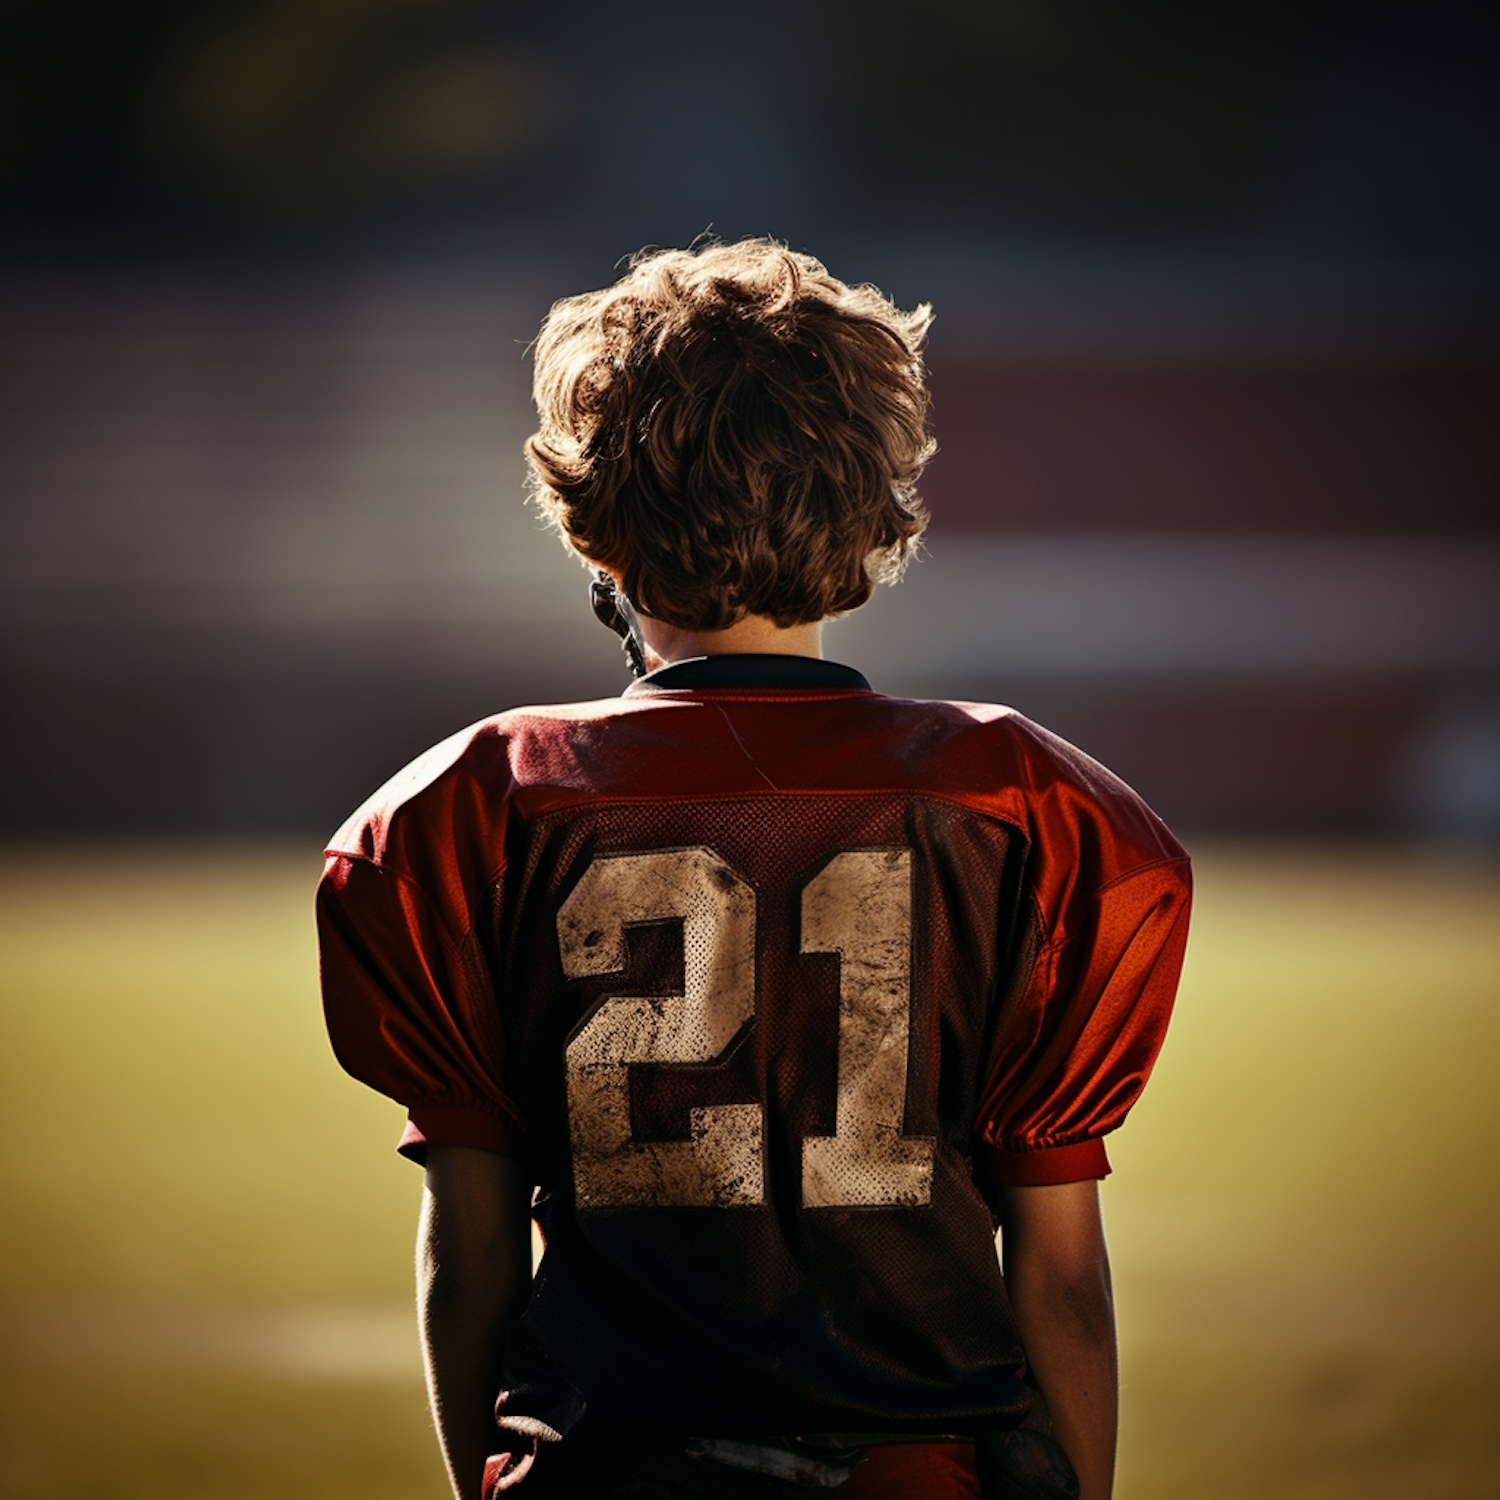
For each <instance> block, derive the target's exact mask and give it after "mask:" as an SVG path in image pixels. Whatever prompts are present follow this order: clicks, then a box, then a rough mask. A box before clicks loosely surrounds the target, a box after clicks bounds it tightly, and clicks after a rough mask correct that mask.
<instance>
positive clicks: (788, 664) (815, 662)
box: [625, 652, 870, 697]
mask: <svg viewBox="0 0 1500 1500" xmlns="http://www.w3.org/2000/svg"><path fill="white" fill-rule="evenodd" d="M681 688H686V689H689V690H691V689H696V688H748V689H750V690H751V691H760V690H764V689H770V690H772V691H782V690H785V689H788V688H790V689H793V690H795V689H799V688H800V689H802V690H804V691H806V690H808V689H812V690H819V689H821V690H822V691H823V692H845V693H848V692H862V693H868V692H869V691H870V684H869V683H868V682H866V681H865V677H864V674H863V673H862V672H856V671H855V670H854V668H853V667H845V666H842V665H840V664H839V663H838V662H836V661H824V660H822V658H821V657H817V656H781V655H777V654H775V653H773V652H766V653H757V654H754V655H752V654H749V653H746V654H744V655H739V654H736V655H725V656H693V657H689V658H688V660H686V661H674V662H669V663H668V664H667V665H666V666H664V667H658V668H657V669H656V670H655V671H654V672H650V673H648V674H647V675H646V676H645V677H642V678H641V680H640V681H639V682H633V683H631V684H630V686H629V687H628V688H626V689H625V695H626V697H629V696H631V695H632V694H634V693H646V692H651V691H653V690H654V689H662V690H676V689H681Z"/></svg>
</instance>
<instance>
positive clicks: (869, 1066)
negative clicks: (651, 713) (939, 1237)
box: [557, 848, 934, 1208]
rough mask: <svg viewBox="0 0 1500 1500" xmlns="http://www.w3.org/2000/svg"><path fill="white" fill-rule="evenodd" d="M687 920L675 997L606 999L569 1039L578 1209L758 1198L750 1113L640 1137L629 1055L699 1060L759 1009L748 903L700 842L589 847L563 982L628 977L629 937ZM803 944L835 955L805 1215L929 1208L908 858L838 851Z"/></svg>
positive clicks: (708, 1057)
mask: <svg viewBox="0 0 1500 1500" xmlns="http://www.w3.org/2000/svg"><path fill="white" fill-rule="evenodd" d="M674 917H675V918H680V919H681V921H682V939H683V967H684V984H683V993H682V994H680V995H667V996H630V995H612V996H609V997H608V998H607V999H605V1000H604V1002H603V1003H602V1004H601V1005H600V1006H599V1008H598V1009H597V1010H596V1011H595V1012H594V1014H593V1015H592V1016H591V1017H590V1018H589V1019H588V1021H587V1022H585V1023H584V1025H583V1026H582V1027H580V1028H579V1030H578V1032H577V1033H576V1034H575V1035H574V1037H573V1038H572V1040H571V1041H570V1042H569V1043H568V1047H567V1055H566V1068H567V1097H568V1120H569V1130H570V1134H571V1138H572V1146H573V1173H574V1185H575V1189H576V1193H577V1200H578V1205H579V1207H580V1208H608V1207H657V1208H667V1207H706V1206H721V1207H724V1206H735V1205H745V1204H755V1203H762V1202H764V1201H765V1182H764V1169H763V1161H764V1142H763V1139H762V1135H763V1112H762V1109H761V1106H760V1105H758V1104H721V1105H713V1106H709V1107H707V1108H701V1109H694V1110H692V1111H691V1112H690V1115H689V1131H690V1138H689V1139H688V1140H686V1141H638V1140H635V1139H634V1138H633V1136H632V1134H631V1129H630V1065H631V1064H632V1063H646V1062H650V1063H668V1064H670V1063H711V1062H714V1061H715V1060H717V1059H718V1058H719V1057H720V1056H721V1055H722V1054H723V1053H724V1052H725V1051H726V1050H727V1048H728V1047H729V1044H730V1043H731V1042H732V1041H733V1040H734V1038H735V1037H736V1036H737V1035H738V1034H739V1031H740V1029H741V1028H742V1027H743V1025H744V1024H745V1022H746V1021H748V1020H750V1019H751V1018H752V1017H753V1016H754V1014H755V893H754V891H753V890H752V889H751V887H750V886H749V885H748V884H747V883H746V882H745V881H744V880H742V879H741V878H740V877H739V876H738V875H737V874H735V872H734V871H733V870H731V869H730V868H729V866H728V865H727V864H725V863H724V861H723V860H722V859H721V858H720V857H719V856H718V855H717V854H716V853H714V851H713V850H711V849H703V848H694V849H666V850H659V851H656V852H653V853H649V854H609V855H601V856H599V857H598V858H597V859H595V860H594V861H593V863H592V864H590V866H589V868H588V869H587V870H586V871H585V872H584V874H583V878H582V879H581V880H580V881H579V882H578V884H577V886H575V887H574V889H573V892H572V894H571V895H569V897H568V899H567V900H566V901H565V902H564V903H563V905H562V908H561V910H560V911H559V912H558V916H557V932H558V940H559V944H560V947H561V951H562V965H563V972H564V973H565V974H567V975H568V977H569V978H581V977H583V976H585V975H596V974H614V973H618V972H619V971H621V970H622V969H623V968H624V967H625V929H626V928H627V927H629V926H632V925H638V924H640V923H643V922H657V921H662V920H665V919H670V918H674ZM802 951H803V952H804V953H830V952H836V953H838V954H839V956H840V978H839V1034H838V1090H837V1104H836V1111H835V1134H833V1135H831V1136H814V1137H810V1138H808V1139H807V1140H805V1141H804V1142H803V1150H802V1201H803V1203H804V1205H805V1206H806V1207H809V1208H828V1207H848V1206H856V1205H858V1206H865V1207H882V1206H883V1207H894V1206H903V1207H915V1206H919V1205H921V1204H925V1203H928V1202H930V1201H931V1196H932V1158H933V1146H934V1142H933V1139H932V1138H931V1137H930V1136H928V1137H912V1136H903V1135H902V1133H901V1123H902V1117H903V1115H904V1114H905V1109H906V1073H907V1056H908V1052H909V1050H910V1040H911V852H910V850H906V849H899V850H897V849H856V850H849V851H847V852H845V853H842V854H839V855H836V856H835V857H834V858H833V859H832V860H831V861H830V862H829V863H828V864H827V865H825V866H824V867H823V869H822V870H821V871H820V872H819V873H818V874H817V875H816V876H815V877H814V878H813V879H812V880H811V881H810V882H809V883H808V885H807V888H806V889H805V891H804V892H803V896H802Z"/></svg>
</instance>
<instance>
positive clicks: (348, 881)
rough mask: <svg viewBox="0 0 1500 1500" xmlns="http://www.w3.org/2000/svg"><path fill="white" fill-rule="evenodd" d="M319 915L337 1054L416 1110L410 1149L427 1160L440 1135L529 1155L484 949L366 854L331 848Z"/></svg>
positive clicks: (412, 884) (419, 891) (412, 885)
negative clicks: (508, 1082)
mask: <svg viewBox="0 0 1500 1500" xmlns="http://www.w3.org/2000/svg"><path fill="white" fill-rule="evenodd" d="M317 913H318V939H319V950H320V968H321V975H322V987H323V1010H324V1016H325V1019H326V1021H327V1024H328V1034H329V1039H330V1040H331V1042H332V1044H333V1050H334V1054H335V1056H336V1057H337V1058H338V1060H339V1062H340V1063H341V1064H342V1066H343V1067H344V1068H345V1069H346V1070H347V1071H348V1072H349V1073H351V1074H353V1075H354V1077H356V1078H358V1079H359V1080H361V1082H363V1083H367V1084H369V1085H370V1087H372V1088H374V1089H377V1090H379V1091H380V1092H381V1093H382V1094H385V1095H387V1096H388V1097H390V1098H392V1099H394V1100H396V1101H397V1103H399V1104H403V1105H405V1106H406V1107H407V1110H408V1112H409V1116H410V1122H409V1124H408V1126H407V1130H406V1134H405V1135H404V1136H403V1137H402V1140H401V1143H400V1147H399V1149H400V1150H401V1151H402V1153H403V1154H404V1155H407V1156H410V1157H411V1158H413V1159H414V1160H417V1161H421V1160H422V1158H423V1153H424V1151H425V1148H426V1146H427V1145H428V1144H429V1143H442V1144H449V1145H468V1146H479V1147H483V1148H485V1149H488V1150H492V1151H498V1152H501V1153H504V1154H507V1155H511V1154H515V1153H517V1152H518V1151H519V1149H520V1144H521V1141H522V1138H523V1131H522V1125H521V1119H520V1115H519V1112H518V1110H517V1108H516V1106H515V1105H514V1104H513V1103H512V1100H511V1097H510V1094H509V1092H508V1090H507V1088H506V1084H505V1055H504V1045H503V1038H502V1035H501V1028H500V1020H499V1011H498V1007H497V1003H496V996H495V992H494V984H493V980H492V976H491V974H490V972H489V969H488V966H487V964H486V963H485V961H484V959H483V956H482V955H481V953H480V952H479V948H478V945H477V944H476V943H474V942H473V941H472V940H471V939H470V937H469V935H468V934H467V933H466V932H455V931H454V930H453V928H452V924H451V923H450V922H448V921H446V920H445V919H444V916H443V914H442V912H441V910H440V908H439V906H438V905H437V904H436V903H435V902H434V901H433V900H432V899H431V898H429V896H428V895H427V894H426V892H425V891H424V890H423V888H422V887H421V886H420V885H419V884H418V883H417V882H416V880H415V879H414V878H412V877H411V876H410V875H408V874H405V873H403V872H402V871H400V870H398V869H393V868H391V867H390V866H388V865H383V864H379V863H376V862H374V861H372V860H369V859H366V858H362V857H360V856H358V855H354V854H347V853H338V852H334V853H331V854H330V856H329V858H328V862H327V865H326V867H325V870H324V874H323V880H322V883H321V885H320V886H319V888H318V901H317Z"/></svg>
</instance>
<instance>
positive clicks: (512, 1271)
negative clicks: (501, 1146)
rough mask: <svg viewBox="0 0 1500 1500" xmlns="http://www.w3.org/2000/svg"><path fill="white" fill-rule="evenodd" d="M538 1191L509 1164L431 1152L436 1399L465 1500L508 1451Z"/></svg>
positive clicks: (452, 1470) (447, 1149)
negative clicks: (500, 1418)
mask: <svg viewBox="0 0 1500 1500" xmlns="http://www.w3.org/2000/svg"><path fill="white" fill-rule="evenodd" d="M530 1207H531V1186H530V1184H529V1183H528V1182H527V1181H526V1180H525V1178H524V1177H523V1175H522V1173H521V1169H520V1168H519V1166H518V1165H517V1163H516V1162H515V1161H513V1160H512V1159H511V1158H510V1157H506V1156H497V1155H496V1154H495V1153H494V1152H492V1151H480V1150H477V1149H475V1148H474V1147H471V1146H429V1147H428V1148H427V1185H426V1188H425V1189H424V1191H423V1193H422V1220H421V1226H420V1228H419V1230H418V1233H417V1315H418V1319H419V1323H420V1327H421V1333H422V1353H423V1357H424V1359H425V1362H426V1367H427V1394H428V1399H429V1400H430V1401H431V1403H432V1415H433V1419H434V1421H435V1422H436V1423H437V1429H438V1438H439V1441H440V1442H441V1443H442V1445H443V1457H444V1459H445V1460H446V1462H447V1465H448V1477H449V1479H450V1480H451V1481H452V1483H453V1493H454V1495H456V1496H457V1497H458V1500H479V1495H480V1489H481V1485H482V1481H483V1474H484V1461H485V1459H486V1458H487V1457H488V1456H489V1455H490V1454H491V1453H493V1452H495V1450H496V1448H497V1447H498V1446H499V1434H498V1433H497V1431H496V1428H495V1416H494V1412H495V1397H496V1395H497V1394H498V1392H499V1386H500V1347H501V1339H502V1337H503V1335H504V1332H505V1328H506V1326H507V1324H508V1323H509V1322H510V1321H511V1319H512V1318H514V1317H515V1316H516V1315H517V1314H518V1313H519V1312H520V1310H521V1307H522V1306H523V1305H524V1303H525V1300H526V1294H527V1291H528V1289H529V1288H530V1285H531V1217H530Z"/></svg>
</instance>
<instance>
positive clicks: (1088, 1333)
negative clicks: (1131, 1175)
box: [1003, 1183, 1119, 1500]
mask: <svg viewBox="0 0 1500 1500" xmlns="http://www.w3.org/2000/svg"><path fill="white" fill-rule="evenodd" d="M1025 1191H1027V1192H1028V1193H1030V1194H1032V1195H1033V1196H1032V1197H1031V1198H1030V1199H1029V1200H1028V1202H1027V1204H1026V1211H1025V1212H1019V1213H1016V1214H1015V1215H1014V1217H1013V1218H1012V1219H1009V1220H1008V1221H1007V1223H1006V1227H1005V1237H1004V1241H1003V1244H1004V1270H1005V1280H1006V1285H1007V1287H1008V1288H1009V1292H1010V1299H1011V1305H1012V1308H1013V1310H1014V1312H1015V1318H1016V1326H1017V1329H1018V1331H1019V1332H1020V1335H1021V1343H1022V1346H1023V1347H1024V1349H1025V1351H1026V1358H1027V1361H1028V1363H1029V1364H1030V1366H1031V1370H1032V1373H1033V1374H1034V1376H1035V1378H1036V1381H1037V1384H1038V1385H1039V1386H1040V1387H1041V1390H1042V1394H1043V1396H1044V1397H1045V1398H1046V1401H1047V1408H1048V1411H1049V1412H1050V1414H1051V1418H1052V1429H1053V1434H1054V1436H1055V1437H1056V1438H1057V1441H1058V1442H1059V1443H1060V1444H1061V1445H1062V1448H1063V1451H1064V1452H1065V1453H1067V1455H1068V1457H1069V1459H1070V1460H1071V1461H1072V1464H1073V1468H1074V1470H1075V1471H1076V1473H1077V1475H1078V1482H1079V1496H1080V1500H1109V1497H1110V1495H1111V1494H1112V1491H1113V1485H1114V1468H1115V1438H1116V1433H1117V1430H1118V1425H1119V1359H1118V1349H1117V1345H1116V1341H1115V1316H1114V1297H1113V1293H1112V1290H1111V1286H1110V1274H1109V1256H1108V1253H1107V1251H1106V1249H1105V1245H1104V1236H1103V1230H1102V1227H1101V1226H1100V1223H1099V1218H1098V1209H1097V1192H1096V1189H1095V1186H1094V1184H1093V1183H1087V1184H1068V1185H1067V1186H1066V1188H1064V1189H1030V1190H1025ZM1038 1193H1051V1194H1053V1195H1054V1196H1053V1198H1052V1199H1050V1200H1042V1201H1041V1202H1040V1203H1039V1202H1038V1200H1037V1198H1036V1197H1035V1196H1034V1195H1036V1194H1038ZM1066 1194H1071V1195H1072V1204H1071V1206H1067V1205H1066V1197H1065V1195H1066ZM1060 1206H1061V1207H1062V1209H1063V1211H1062V1212H1058V1211H1057V1210H1058V1208H1059V1207H1060Z"/></svg>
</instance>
